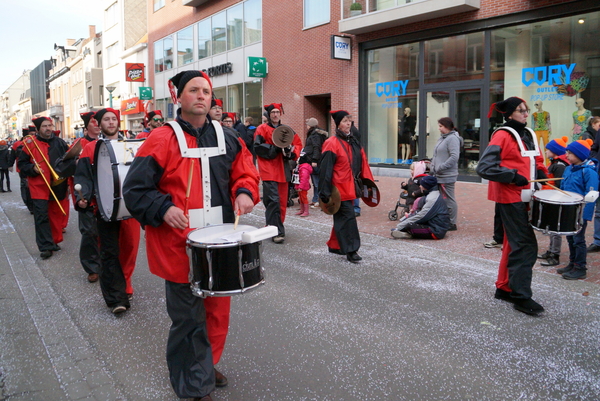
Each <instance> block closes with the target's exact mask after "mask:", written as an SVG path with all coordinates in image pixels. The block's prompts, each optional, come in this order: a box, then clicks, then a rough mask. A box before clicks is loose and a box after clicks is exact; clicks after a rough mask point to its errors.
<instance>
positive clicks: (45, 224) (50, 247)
mask: <svg viewBox="0 0 600 401" xmlns="http://www.w3.org/2000/svg"><path fill="white" fill-rule="evenodd" d="M31 204H32V208H33V221H34V224H35V243H36V244H37V247H38V249H39V251H40V252H44V251H54V250H56V244H55V243H54V238H52V229H51V228H50V215H49V214H48V201H47V200H44V199H32V200H31Z"/></svg>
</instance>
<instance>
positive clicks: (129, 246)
mask: <svg viewBox="0 0 600 401" xmlns="http://www.w3.org/2000/svg"><path fill="white" fill-rule="evenodd" d="M140 229H141V227H140V223H139V222H138V221H137V220H136V219H126V220H121V228H120V230H119V262H120V263H121V269H122V270H123V276H125V292H126V293H127V294H133V287H132V286H131V276H132V275H133V270H134V269H135V261H136V259H137V254H138V248H139V246H140Z"/></svg>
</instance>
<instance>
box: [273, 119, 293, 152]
mask: <svg viewBox="0 0 600 401" xmlns="http://www.w3.org/2000/svg"><path fill="white" fill-rule="evenodd" d="M294 135H295V132H294V130H293V129H292V127H290V126H288V125H280V126H279V127H277V128H275V130H274V131H273V135H272V139H273V143H274V144H275V146H277V147H278V148H287V147H288V146H290V145H291V144H292V142H293V141H294Z"/></svg>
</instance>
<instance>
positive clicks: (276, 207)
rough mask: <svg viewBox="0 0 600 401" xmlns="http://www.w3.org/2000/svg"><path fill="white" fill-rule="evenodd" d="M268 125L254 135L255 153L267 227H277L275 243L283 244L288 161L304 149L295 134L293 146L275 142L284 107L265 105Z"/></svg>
mask: <svg viewBox="0 0 600 401" xmlns="http://www.w3.org/2000/svg"><path fill="white" fill-rule="evenodd" d="M264 108H265V110H266V115H267V116H268V117H267V123H265V124H261V125H259V126H258V128H257V129H256V132H255V133H254V151H255V153H256V156H257V161H258V171H259V172H260V178H261V180H262V182H263V204H264V205H265V209H266V210H265V218H266V221H267V225H271V226H275V227H277V231H278V234H277V236H275V237H274V238H273V242H275V243H276V244H281V243H283V241H284V240H285V227H284V226H283V223H284V222H285V212H286V209H287V202H288V191H289V187H288V185H289V184H288V183H289V182H290V181H291V178H292V172H291V170H290V167H289V163H288V161H289V160H297V159H298V156H299V155H300V150H301V149H302V141H301V140H300V138H299V137H298V135H296V134H294V138H293V141H292V144H291V145H290V146H288V147H287V148H285V149H282V148H279V147H277V146H275V144H274V143H273V131H274V130H275V128H277V127H279V125H281V115H282V114H283V105H282V104H280V103H271V104H269V105H266V106H264Z"/></svg>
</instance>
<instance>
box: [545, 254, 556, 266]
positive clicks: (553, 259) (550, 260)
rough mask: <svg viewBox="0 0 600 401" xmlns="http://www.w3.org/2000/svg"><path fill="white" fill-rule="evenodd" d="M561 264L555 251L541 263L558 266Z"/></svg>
mask: <svg viewBox="0 0 600 401" xmlns="http://www.w3.org/2000/svg"><path fill="white" fill-rule="evenodd" d="M559 264H560V260H559V257H558V255H557V254H555V253H552V254H550V257H549V258H547V259H546V260H545V261H543V262H542V263H540V265H542V266H558V265H559Z"/></svg>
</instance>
